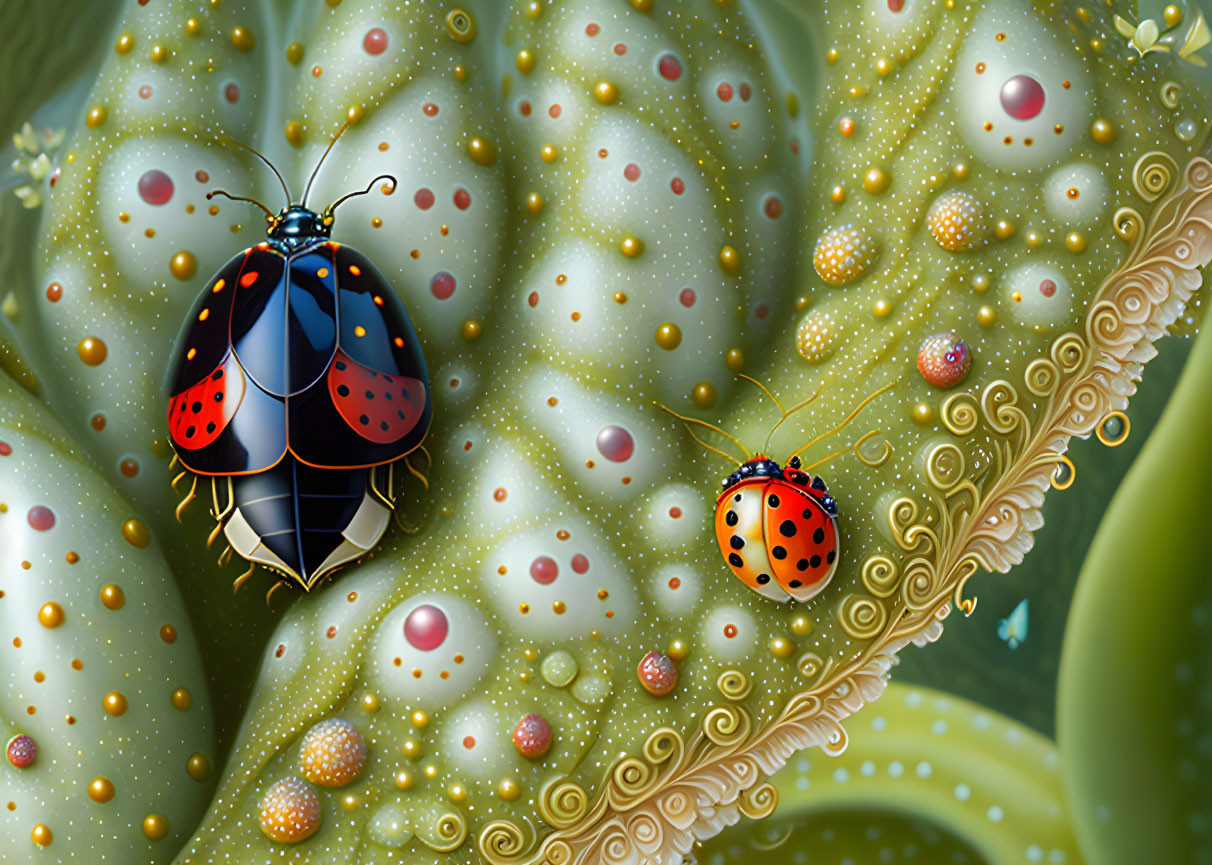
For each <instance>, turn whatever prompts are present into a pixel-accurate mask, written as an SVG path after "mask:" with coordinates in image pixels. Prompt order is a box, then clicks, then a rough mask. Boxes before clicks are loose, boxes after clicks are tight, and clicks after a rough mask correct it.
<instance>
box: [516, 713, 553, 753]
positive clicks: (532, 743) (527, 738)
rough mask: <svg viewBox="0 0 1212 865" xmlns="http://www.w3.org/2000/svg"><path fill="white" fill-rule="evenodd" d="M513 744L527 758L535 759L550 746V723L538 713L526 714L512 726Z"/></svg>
mask: <svg viewBox="0 0 1212 865" xmlns="http://www.w3.org/2000/svg"><path fill="white" fill-rule="evenodd" d="M513 746H514V747H515V748H517V749H518V753H519V754H521V755H522V756H523V757H525V758H527V759H528V760H537V759H539V758H540V757H542V756H543V755H544V754H546V753H547V749H548V748H550V747H551V725H550V724H548V723H547V722H546V721H544V720H543V718H542V717H541V716H540V715H534V714H531V715H527V716H526V717H525V718H523V719H522V720H520V721H518V725H517V726H516V727H514V728H513Z"/></svg>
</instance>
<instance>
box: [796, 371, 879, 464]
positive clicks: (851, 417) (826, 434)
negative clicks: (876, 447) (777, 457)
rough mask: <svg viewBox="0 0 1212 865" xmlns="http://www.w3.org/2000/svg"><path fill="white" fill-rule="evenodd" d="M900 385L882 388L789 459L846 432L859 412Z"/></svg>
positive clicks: (827, 458)
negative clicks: (881, 395)
mask: <svg viewBox="0 0 1212 865" xmlns="http://www.w3.org/2000/svg"><path fill="white" fill-rule="evenodd" d="M900 383H901V380H900V379H899V378H898V379H897V380H896V381H894V382H891V383H889V384H886V385H884V386H883V387H882V388H880V389H879V390H877V391H876V392H875V393H873V394H871V396H869V397H867V398H866V399H865V400H863V401H862V402H861V403H859V404H858V405H857V406H855V407H854V411H852V412H850V414H848V415H846V419H845V420H843V421H842V422H841V423H840V424H838V425H837V426H835V427H834V428H833V429H831V430H829V431H828V432H823V433H821V434H820V435H819V436H817V437H816V438H814V439H813V440H812V441H810V442H808V444H806V445H803V446H802V447H799V448H796V449H795V450H794V451H792V452H791V453H790V454H789V455H788V457H787V459H788V460H790V459H791V457H793V456H795V455H796V454H798V453H800V452H801V451H806V450H808V448H810V447H812V446H813V445H814V444H816V443H817V442H820V441H824V440H825V439H827V438H829V436H831V435H834V434H835V433H839V432H841V431H842V430H844V429H845V428H846V427H848V426H849V425H850V422H851V421H853V420H854V419H855V418H856V417H858V415H859V412H861V411H862V410H863V409H865V408H866V407H867V406H868V405H869V404H870V403H871V401H872V400H873V399H875V398H876V397H877V396H879V395H880V394H882V393H885V392H886V391H889V390H891V389H892V388H894V387H896V386H897V385H898V384H900ZM815 398H816V397H815V396H814V397H813V399H815ZM794 410H795V409H792V411H794ZM780 423H781V421H780ZM846 450H847V451H849V450H850V448H846ZM834 456H837V454H835V455H834ZM825 459H826V460H829V459H833V456H829V457H826V458H825ZM819 464H820V463H819V462H815V463H813V464H812V465H814V466H815V465H819Z"/></svg>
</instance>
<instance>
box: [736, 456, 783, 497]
mask: <svg viewBox="0 0 1212 865" xmlns="http://www.w3.org/2000/svg"><path fill="white" fill-rule="evenodd" d="M781 475H782V469H780V468H779V464H778V463H776V462H775V461H774V460H772V459H770V458H768V457H765V456H763V455H762V454H757V455H755V456H754V457H753V459H751V460H746V461H745V462H743V463H741V466H740V468H738V469H737V470H736V471H734V472H733V473H732V474H730V475H729V476H728V477H726V478H724V482H723V484H722V485H721V486H722V487H723V488H724V489H728V488H729V487H732V486H735V485H736V484H739V483H740V482H741V481H743V480H746V479H747V478H777V477H780V476H781Z"/></svg>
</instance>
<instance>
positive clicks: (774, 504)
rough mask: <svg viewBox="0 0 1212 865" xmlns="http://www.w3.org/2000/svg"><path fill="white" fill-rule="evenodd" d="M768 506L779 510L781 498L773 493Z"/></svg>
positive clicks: (767, 500)
mask: <svg viewBox="0 0 1212 865" xmlns="http://www.w3.org/2000/svg"><path fill="white" fill-rule="evenodd" d="M766 504H768V505H770V507H772V508H777V507H778V506H779V497H778V496H776V495H774V494H773V493H771V495H770V498H768V499H766Z"/></svg>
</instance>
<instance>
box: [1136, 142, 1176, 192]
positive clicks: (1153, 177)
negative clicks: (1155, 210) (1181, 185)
mask: <svg viewBox="0 0 1212 865" xmlns="http://www.w3.org/2000/svg"><path fill="white" fill-rule="evenodd" d="M1177 175H1178V163H1177V162H1175V161H1174V157H1172V156H1170V154H1168V153H1163V152H1162V151H1160V150H1151V151H1149V152H1148V153H1146V154H1144V155H1142V156H1141V157H1140V159H1138V160H1136V165H1134V166H1133V167H1132V188H1133V189H1135V190H1136V194H1137V195H1139V196H1140V197H1141V198H1143V199H1144V200H1145V201H1146V202H1149V203H1152V202H1154V201H1157V199H1159V198H1161V196H1162V193H1164V192H1165V191H1166V190H1167V189H1169V188H1170V184H1171V183H1172V182H1173V181H1174V178H1175V177H1176V176H1177Z"/></svg>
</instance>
